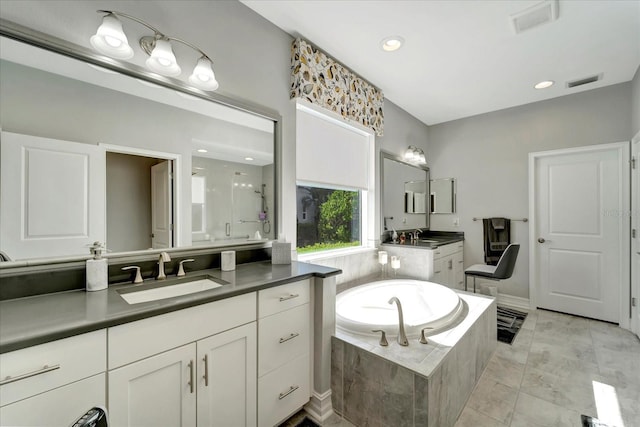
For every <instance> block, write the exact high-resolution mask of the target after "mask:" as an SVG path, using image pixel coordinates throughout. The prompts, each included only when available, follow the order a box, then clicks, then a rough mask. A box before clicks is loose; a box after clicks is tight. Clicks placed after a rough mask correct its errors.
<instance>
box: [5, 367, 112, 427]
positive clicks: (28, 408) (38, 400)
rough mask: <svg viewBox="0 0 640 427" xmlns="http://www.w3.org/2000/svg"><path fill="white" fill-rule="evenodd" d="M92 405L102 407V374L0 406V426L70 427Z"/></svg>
mask: <svg viewBox="0 0 640 427" xmlns="http://www.w3.org/2000/svg"><path fill="white" fill-rule="evenodd" d="M94 406H105V374H104V373H102V374H98V375H95V376H93V377H90V378H85V379H84V380H81V381H77V382H74V383H71V384H69V385H66V386H63V387H59V388H56V389H54V390H50V391H47V392H46V393H41V394H38V395H36V396H33V397H30V398H28V399H24V400H20V401H18V402H16V403H12V404H10V405H6V406H3V407H2V408H0V423H2V425H3V426H69V425H71V423H73V422H74V421H75V420H77V419H78V418H79V417H80V415H82V414H84V413H85V412H87V411H88V410H89V409H91V408H93V407H94ZM114 425H115V424H114Z"/></svg>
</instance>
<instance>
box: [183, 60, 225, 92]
mask: <svg viewBox="0 0 640 427" xmlns="http://www.w3.org/2000/svg"><path fill="white" fill-rule="evenodd" d="M189 82H190V83H191V84H192V85H194V86H196V87H199V88H200V89H205V90H216V89H218V86H219V84H218V82H217V81H216V75H215V74H214V73H213V64H212V63H211V61H210V60H209V59H207V58H205V57H204V56H203V57H202V58H200V59H198V63H197V64H196V67H195V68H194V69H193V73H192V74H191V76H190V77H189Z"/></svg>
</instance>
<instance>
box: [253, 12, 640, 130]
mask: <svg viewBox="0 0 640 427" xmlns="http://www.w3.org/2000/svg"><path fill="white" fill-rule="evenodd" d="M241 1H242V2H243V3H244V4H245V5H247V6H248V7H250V8H251V9H253V10H254V11H256V12H257V13H259V14H260V15H262V16H264V17H265V18H266V19H268V20H269V21H271V22H273V23H274V24H275V25H277V26H278V27H280V28H281V29H283V30H284V31H286V32H287V33H290V34H291V35H293V36H296V37H297V36H301V37H303V38H305V39H307V40H308V41H310V42H312V43H313V44H314V45H316V46H317V47H319V48H320V49H322V50H324V51H325V52H326V53H328V54H329V55H330V56H332V57H333V58H335V59H337V60H338V61H339V62H341V63H343V64H344V65H346V66H347V67H349V68H351V69H352V70H353V71H355V72H356V73H358V74H360V75H361V76H363V77H364V78H365V79H367V80H369V81H370V82H371V83H373V84H374V85H376V86H378V87H379V88H381V89H382V90H383V92H384V94H385V97H386V98H388V99H389V100H390V101H392V102H393V103H395V104H396V105H398V106H400V107H401V108H403V109H404V110H406V111H407V112H409V113H410V114H412V115H414V116H415V117H417V118H418V119H419V120H421V121H422V122H424V123H426V124H428V125H433V124H437V123H442V122H446V121H450V120H455V119H459V118H463V117H469V116H473V115H476V114H481V113H486V112H490V111H496V110H500V109H503V108H508V107H513V106H517V105H523V104H528V103H530V102H536V101H541V100H544V99H549V98H554V97H558V96H563V95H568V94H572V93H577V92H581V91H585V90H590V89H595V88H598V87H603V86H608V85H612V84H616V83H621V82H626V81H630V80H632V79H633V76H634V74H635V72H636V70H637V69H638V66H639V64H640V1H638V0H617V1H612V0H602V1H601V0H587V1H582V0H560V1H559V18H558V19H557V20H556V21H553V22H551V23H548V24H545V25H543V26H540V27H536V28H533V29H530V30H528V31H525V32H522V33H520V34H515V32H514V31H513V29H512V27H511V24H510V19H509V17H510V15H512V14H516V13H518V12H521V11H523V10H524V9H527V8H529V7H531V6H533V5H536V4H539V3H540V2H541V0H533V1H531V0H517V1H516V0H511V1H506V0H498V1H485V0H478V1H471V0H467V1H451V0H447V1H439V0H428V1H427V0H410V1H400V0H398V1H388V0H386V1H383V0H333V1H326V0H304V1H302V0H241ZM390 35H400V36H402V37H403V38H404V39H405V44H404V46H403V47H402V48H401V49H400V50H398V51H396V52H385V51H383V50H382V49H381V47H380V42H381V40H382V39H383V38H385V37H387V36H390ZM600 73H602V74H603V79H602V80H601V81H598V82H595V83H592V84H588V85H584V86H581V87H576V88H573V89H568V88H567V87H566V82H567V81H572V80H576V79H580V78H584V77H588V76H591V75H595V74H600ZM542 80H554V81H555V82H556V84H555V85H554V86H552V87H551V88H549V89H545V90H536V89H534V88H533V85H534V84H535V83H538V82H539V81H542Z"/></svg>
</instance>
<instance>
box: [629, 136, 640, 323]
mask: <svg viewBox="0 0 640 427" xmlns="http://www.w3.org/2000/svg"><path fill="white" fill-rule="evenodd" d="M632 156H633V159H634V162H633V165H634V168H633V169H632V171H631V178H632V179H631V204H632V207H631V228H632V229H633V230H634V232H633V234H632V242H631V280H632V281H631V283H632V290H631V292H632V295H633V297H634V299H633V300H632V301H633V302H634V305H632V307H631V309H632V310H634V312H633V315H632V319H631V330H632V331H633V332H634V333H635V334H636V335H638V336H640V165H638V162H640V134H638V135H637V136H636V138H634V142H633V145H632Z"/></svg>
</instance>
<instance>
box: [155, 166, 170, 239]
mask: <svg viewBox="0 0 640 427" xmlns="http://www.w3.org/2000/svg"><path fill="white" fill-rule="evenodd" d="M171 163H172V162H171V160H166V161H164V162H162V163H158V164H157V165H154V166H152V167H151V246H152V247H153V248H154V249H160V248H170V247H172V246H173V202H172V199H173V197H172V194H173V192H172V191H171V189H172V188H173V185H172V182H171Z"/></svg>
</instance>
